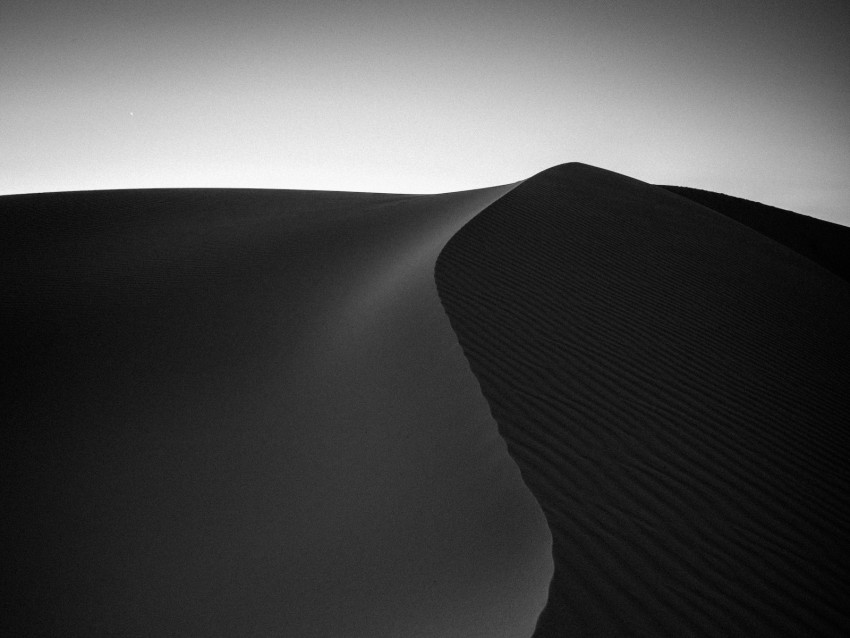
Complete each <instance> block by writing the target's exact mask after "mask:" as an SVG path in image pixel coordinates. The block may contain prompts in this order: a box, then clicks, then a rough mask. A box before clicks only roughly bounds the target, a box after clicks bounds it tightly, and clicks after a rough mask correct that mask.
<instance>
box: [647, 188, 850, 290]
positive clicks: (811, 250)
mask: <svg viewBox="0 0 850 638" xmlns="http://www.w3.org/2000/svg"><path fill="white" fill-rule="evenodd" d="M662 188H664V189H666V190H668V191H670V192H671V193H676V194H677V195H681V196H682V197H687V198H688V199H690V200H692V201H694V202H696V203H698V204H702V205H703V206H707V207H708V208H711V209H712V210H716V211H717V212H718V213H723V214H724V215H725V216H726V217H731V218H732V219H734V220H735V221H737V222H740V223H742V224H745V225H747V226H749V227H750V228H752V229H753V230H757V231H758V232H760V233H762V234H763V235H766V236H767V237H770V238H771V239H773V240H775V241H778V242H779V243H780V244H784V245H785V246H788V247H789V248H791V249H792V250H796V251H797V252H798V253H800V254H801V255H804V256H806V257H808V258H809V259H811V260H812V261H814V262H815V263H818V264H820V265H821V266H823V267H824V268H826V269H827V270H831V271H832V272H834V273H835V274H836V275H838V276H839V277H842V278H844V279H845V280H846V281H850V250H848V246H850V228H847V227H846V226H841V225H840V224H833V223H831V222H827V221H824V220H822V219H816V218H814V217H809V216H807V215H800V214H798V213H792V212H791V211H789V210H783V209H782V208H776V207H775V206H768V205H766V204H760V203H759V202H751V201H749V200H746V199H741V198H740V197H733V196H731V195H723V194H722V193H713V192H711V191H704V190H700V189H698V188H687V187H684V186H663V187H662Z"/></svg>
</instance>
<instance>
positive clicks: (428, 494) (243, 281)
mask: <svg viewBox="0 0 850 638" xmlns="http://www.w3.org/2000/svg"><path fill="white" fill-rule="evenodd" d="M509 189H510V186H507V187H496V188H491V189H484V190H480V191H470V192H464V193H454V194H448V195H437V196H399V195H371V194H355V193H317V192H298V191H250V190H248V191H230V190H151V191H107V192H89V193H65V194H41V195H27V196H14V197H3V198H0V226H2V227H0V243H2V246H0V248H2V250H0V254H2V255H3V258H4V260H5V261H4V267H3V277H4V279H3V282H2V288H3V291H4V308H3V319H4V325H5V326H6V329H5V330H4V332H3V334H4V338H5V340H6V341H5V343H4V356H5V357H6V359H7V361H6V369H7V371H10V372H11V376H10V379H8V380H7V381H4V386H5V388H4V390H5V391H6V392H7V395H8V400H7V401H6V402H4V405H5V406H7V407H6V409H5V411H6V418H7V419H8V420H7V422H6V424H5V426H4V432H5V434H6V438H5V440H4V448H3V464H2V465H3V467H4V474H5V476H6V478H5V480H4V488H5V498H4V501H5V502H6V508H5V509H4V517H3V527H4V530H3V531H4V538H6V539H7V541H6V543H5V545H4V559H3V578H4V581H5V582H4V592H5V595H4V613H3V620H2V622H3V623H4V627H5V629H6V631H4V632H2V633H4V635H9V636H12V635H28V636H29V635H40V636H62V637H67V636H86V637H96V636H122V637H123V636H205V637H212V636H228V637H232V636H262V637H267V636H293V637H296V636H297V637H299V638H300V637H307V636H317V637H318V636H321V637H337V636H339V637H363V638H373V637H376V636H378V637H386V638H399V637H402V636H453V635H454V636H478V637H481V638H490V637H492V636H504V637H506V638H507V637H513V636H527V635H529V634H530V633H531V631H532V630H533V627H534V623H535V621H536V618H537V615H538V614H539V612H540V610H541V609H542V607H543V605H544V603H545V599H546V591H547V586H548V582H549V579H550V578H551V575H552V560H551V555H550V546H551V539H550V536H549V532H548V528H547V527H546V523H545V519H544V518H543V515H542V513H541V511H540V509H539V506H538V505H537V503H536V501H535V500H534V498H533V496H532V495H531V494H530V493H529V492H528V490H527V488H526V487H525V486H524V484H523V483H522V480H521V477H520V474H519V471H518V469H517V467H516V465H515V463H514V462H513V461H512V460H511V458H510V457H509V456H508V454H507V451H506V448H505V444H504V442H503V440H502V439H501V438H500V437H499V435H498V432H497V430H496V427H495V424H494V423H493V421H492V419H491V417H490V415H489V410H488V407H487V405H486V403H485V401H484V399H483V397H482V396H481V394H480V390H479V388H478V385H477V382H476V381H475V379H474V377H473V376H472V375H471V374H470V372H469V370H468V366H467V364H466V361H465V359H464V357H463V354H462V351H461V350H460V347H459V345H458V344H457V341H456V339H455V336H454V334H453V332H452V330H451V327H450V325H449V322H448V319H447V317H446V316H445V314H444V313H443V310H442V307H441V305H440V302H439V298H438V296H437V292H436V288H435V284H434V280H433V267H434V260H435V259H436V256H437V254H438V252H439V250H440V249H441V248H442V246H443V245H444V244H445V242H446V241H447V240H448V238H449V237H450V236H451V235H452V234H453V233H454V232H455V231H456V230H457V229H458V228H459V227H460V226H461V225H463V224H464V223H465V222H466V221H468V220H469V219H470V218H471V217H472V216H473V215H475V214H476V213H477V212H479V211H480V210H481V209H483V208H484V207H485V206H487V205H488V204H489V203H490V202H492V201H493V200H494V199H495V198H497V197H498V196H500V195H501V194H503V193H504V192H506V191H507V190H509ZM10 408H11V409H10ZM8 539H11V541H10V540H8ZM13 628H14V629H16V631H13Z"/></svg>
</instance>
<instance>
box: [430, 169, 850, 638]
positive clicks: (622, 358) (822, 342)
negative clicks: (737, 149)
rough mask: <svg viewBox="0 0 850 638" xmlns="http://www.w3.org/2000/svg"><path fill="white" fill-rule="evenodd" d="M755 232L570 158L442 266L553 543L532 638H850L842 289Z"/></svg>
mask: <svg viewBox="0 0 850 638" xmlns="http://www.w3.org/2000/svg"><path fill="white" fill-rule="evenodd" d="M745 223H746V222H745ZM759 224H761V226H762V228H761V230H762V231H770V228H769V226H770V225H769V223H767V222H765V221H764V220H761V221H760V222H759ZM751 225H753V226H755V225H757V224H756V223H755V222H752V223H751ZM782 232H784V231H782ZM769 234H770V232H756V231H755V230H753V229H752V228H750V227H747V226H745V225H742V224H741V223H738V222H737V221H734V220H733V219H731V218H730V217H727V216H724V215H723V214H721V213H719V212H717V211H715V210H711V209H709V208H706V207H704V206H702V205H699V204H697V203H694V202H692V201H688V200H686V199H684V198H682V197H679V196H678V195H675V194H672V193H671V192H668V191H667V190H664V189H663V188H661V187H656V186H652V185H649V184H645V183H642V182H639V181H637V180H634V179H631V178H628V177H625V176H622V175H618V174H615V173H611V172H609V171H604V170H601V169H597V168H594V167H590V166H586V165H582V164H567V165H562V166H558V167H555V168H552V169H549V170H547V171H543V172H542V173H540V174H538V175H536V176H534V177H532V178H530V179H528V180H526V181H525V182H523V183H522V184H521V185H520V186H518V187H517V188H515V189H514V190H512V191H511V192H510V193H508V194H506V195H505V196H504V197H502V198H501V199H499V200H498V201H497V202H495V203H494V204H493V205H491V206H490V207H488V208H487V209H485V210H484V211H483V212H482V213H480V214H479V215H478V216H476V217H475V218H474V219H472V220H471V221H470V222H469V223H468V224H466V225H465V226H464V227H463V228H462V229H461V230H460V231H459V232H458V233H457V234H456V235H454V236H453V237H452V238H451V240H449V242H448V243H447V244H446V246H445V248H444V249H443V251H442V252H441V253H440V255H439V257H438V259H437V264H436V268H435V279H436V282H437V288H438V291H439V294H440V298H441V300H442V303H443V307H444V309H445V311H446V313H447V315H448V316H449V319H450V321H451V324H452V327H453V329H454V331H455V333H456V334H457V338H458V341H459V342H460V344H461V346H462V348H463V351H464V353H465V355H466V357H467V359H468V361H469V365H470V367H471V369H472V371H473V373H474V374H475V376H476V378H477V379H478V381H479V383H480V386H481V390H482V393H483V394H484V396H485V398H486V399H487V402H488V404H489V405H490V409H491V412H492V414H493V416H494V418H495V420H496V421H497V423H498V425H499V431H500V433H501V434H502V436H503V437H504V438H505V440H506V441H507V444H508V448H509V451H510V453H511V455H512V456H513V458H514V459H515V460H516V462H517V464H518V465H519V466H520V469H521V472H522V475H523V479H524V481H525V482H526V484H527V485H528V486H529V488H530V489H531V491H532V492H533V493H534V495H535V496H536V498H537V499H538V501H539V502H540V504H541V507H542V508H543V510H544V513H545V515H546V519H547V521H548V524H549V527H550V530H551V533H552V537H553V550H552V552H553V559H554V563H555V573H554V576H553V579H552V581H551V584H550V590H549V598H548V602H547V605H546V608H545V610H544V611H543V613H542V614H541V616H540V618H539V620H538V624H537V627H536V630H535V632H534V636H535V637H537V638H541V637H548V636H553V637H554V636H563V635H580V636H686V635H687V636H732V635H735V636H744V635H747V636H760V635H764V636H767V635H769V636H803V635H822V636H826V635H834V636H840V635H847V633H848V631H850V615H848V610H847V606H846V600H847V594H848V582H850V569H848V567H850V564H848V562H849V561H848V557H847V555H846V553H845V552H844V551H843V544H844V543H845V542H846V539H847V537H848V531H850V513H848V512H850V509H848V507H847V504H848V498H847V497H848V487H850V471H849V470H848V464H847V459H848V458H850V457H848V452H850V434H849V433H848V429H847V427H848V423H850V401H848V398H847V388H848V387H850V328H848V324H847V320H846V319H847V316H850V314H848V311H850V287H849V286H848V285H847V282H846V281H845V280H843V279H841V278H840V277H838V276H836V275H835V274H833V273H832V272H829V271H827V270H825V269H824V268H823V267H821V266H820V265H818V264H816V263H814V262H813V261H812V260H811V259H809V257H806V256H803V255H802V254H801V253H800V252H797V251H795V250H791V249H789V248H788V247H787V246H785V245H781V244H780V243H777V242H776V241H774V240H772V239H770V238H769V237H768V236H766V235H769ZM774 234H775V233H774Z"/></svg>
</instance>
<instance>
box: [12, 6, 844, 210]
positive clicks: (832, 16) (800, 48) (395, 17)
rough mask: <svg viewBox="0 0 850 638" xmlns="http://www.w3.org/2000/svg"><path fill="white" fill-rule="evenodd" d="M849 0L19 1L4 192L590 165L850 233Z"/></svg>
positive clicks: (337, 182) (395, 187)
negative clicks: (809, 218)
mask: <svg viewBox="0 0 850 638" xmlns="http://www.w3.org/2000/svg"><path fill="white" fill-rule="evenodd" d="M848 33H850V5H848V3H847V2H846V0H837V1H835V2H825V1H818V0H815V1H813V2H800V1H791V0H778V1H770V0H761V1H743V2H731V1H712V2H691V1H687V0H649V1H646V2H640V1H636V2H614V1H612V0H595V1H592V0H589V1H582V2H569V1H565V0H561V1H541V0H528V1H525V2H515V1H513V2H507V1H494V2H484V1H483V0H481V1H477V2H462V1H455V2H452V1H448V0H440V1H436V2H411V1H405V0H395V1H390V0H374V1H365V2H357V1H355V0H350V1H348V2H344V1H329V0H307V1H303V2H300V1H296V2H285V1H284V2H272V1H270V0H209V1H203V0H187V1H185V2H175V1H173V0H171V1H166V0H137V1H135V2H131V1H129V0H65V1H48V0H0V194H11V193H24V192H44V191H61V190H87V189H104V188H148V187H182V186H203V187H258V188H293V189H319V190H357V191H375V192H408V193H426V192H448V191H456V190H466V189H471V188H478V187H483V186H492V185H496V184H504V183H509V182H514V181H517V180H520V179H524V178H526V177H530V176H531V175H533V174H534V173H536V172H538V171H541V170H543V169H546V168H548V167H550V166H553V165H556V164H560V163H563V162H569V161H580V162H585V163H588V164H592V165H595V166H599V167H601V168H606V169H610V170H614V171H617V172H620V173H624V174H626V175H629V176H631V177H635V178H638V179H641V180H645V181H648V182H652V183H660V184H678V185H685V186H694V187H698V188H704V189H708V190H715V191H720V192H725V193H729V194H732V195H737V196H740V197H746V198H748V199H755V200H757V201H762V202H764V203H768V204H772V205H775V206H780V207H783V208H788V209H790V210H794V211H797V212H800V213H805V214H809V215H814V216H817V217H821V218H824V219H829V220H831V221H837V222H840V223H843V224H845V225H850V37H848V35H847V34H848Z"/></svg>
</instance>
